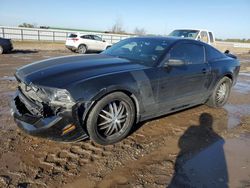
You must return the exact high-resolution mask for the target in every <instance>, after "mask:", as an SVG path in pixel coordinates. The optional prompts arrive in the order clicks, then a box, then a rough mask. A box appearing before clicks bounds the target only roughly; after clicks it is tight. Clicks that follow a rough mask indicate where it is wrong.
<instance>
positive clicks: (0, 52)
mask: <svg viewBox="0 0 250 188" xmlns="http://www.w3.org/2000/svg"><path fill="white" fill-rule="evenodd" d="M0 54H3V47H2V46H0Z"/></svg>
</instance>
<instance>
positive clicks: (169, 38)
mask: <svg viewBox="0 0 250 188" xmlns="http://www.w3.org/2000/svg"><path fill="white" fill-rule="evenodd" d="M135 38H141V39H159V40H167V41H168V42H170V43H175V42H178V41H190V42H194V43H200V44H203V42H201V41H197V40H194V39H190V38H181V37H172V36H166V37H165V36H140V37H135Z"/></svg>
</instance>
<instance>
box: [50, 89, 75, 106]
mask: <svg viewBox="0 0 250 188" xmlns="http://www.w3.org/2000/svg"><path fill="white" fill-rule="evenodd" d="M72 101H73V100H72V98H71V96H70V94H69V92H68V91H67V90H66V89H55V90H54V92H53V95H52V96H51V102H52V103H53V102H72Z"/></svg>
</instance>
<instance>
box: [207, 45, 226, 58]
mask: <svg viewBox="0 0 250 188" xmlns="http://www.w3.org/2000/svg"><path fill="white" fill-rule="evenodd" d="M206 52H207V59H208V61H213V60H216V59H220V58H223V57H225V55H224V54H223V53H221V52H220V51H219V50H217V49H215V48H213V47H212V46H210V45H207V46H206Z"/></svg>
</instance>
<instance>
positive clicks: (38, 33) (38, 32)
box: [37, 30, 40, 41]
mask: <svg viewBox="0 0 250 188" xmlns="http://www.w3.org/2000/svg"><path fill="white" fill-rule="evenodd" d="M37 36H38V40H39V41H40V31H39V30H37Z"/></svg>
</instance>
